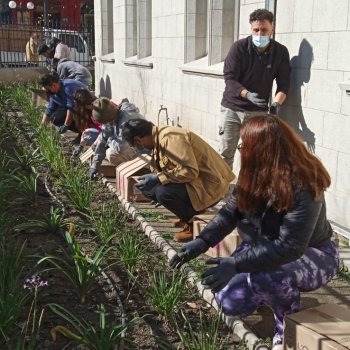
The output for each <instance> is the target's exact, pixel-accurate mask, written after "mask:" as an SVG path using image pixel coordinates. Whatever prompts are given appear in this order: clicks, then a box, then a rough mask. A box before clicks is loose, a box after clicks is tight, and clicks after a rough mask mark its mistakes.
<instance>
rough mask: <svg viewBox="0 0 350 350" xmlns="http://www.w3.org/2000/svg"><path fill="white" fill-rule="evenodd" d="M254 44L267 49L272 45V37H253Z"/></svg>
mask: <svg viewBox="0 0 350 350" xmlns="http://www.w3.org/2000/svg"><path fill="white" fill-rule="evenodd" d="M252 38H253V44H254V45H255V46H256V47H258V48H263V47H266V46H267V45H268V44H269V43H270V36H268V35H252Z"/></svg>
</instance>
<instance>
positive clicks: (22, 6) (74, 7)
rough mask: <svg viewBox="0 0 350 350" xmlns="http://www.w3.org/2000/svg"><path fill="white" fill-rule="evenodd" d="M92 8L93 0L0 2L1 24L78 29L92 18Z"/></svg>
mask: <svg viewBox="0 0 350 350" xmlns="http://www.w3.org/2000/svg"><path fill="white" fill-rule="evenodd" d="M10 2H11V5H12V7H14V8H10V6H9V4H10ZM28 4H29V5H28ZM93 6H94V5H93V0H85V1H83V0H15V1H7V0H0V14H1V22H8V23H14V24H15V23H17V24H31V25H39V26H44V25H45V24H46V25H47V26H50V27H55V28H62V29H71V28H80V27H81V25H84V24H86V23H85V22H87V21H89V17H90V18H91V17H93ZM45 13H46V15H47V17H46V22H45Z"/></svg>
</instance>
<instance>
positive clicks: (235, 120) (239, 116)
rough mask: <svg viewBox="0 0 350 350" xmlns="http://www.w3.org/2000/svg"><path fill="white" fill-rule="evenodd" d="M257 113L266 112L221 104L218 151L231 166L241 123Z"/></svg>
mask: <svg viewBox="0 0 350 350" xmlns="http://www.w3.org/2000/svg"><path fill="white" fill-rule="evenodd" d="M257 115H266V112H262V111H255V112H243V111H233V110H232V109H230V108H227V107H224V106H221V114H220V122H219V138H220V139H219V141H220V145H219V153H220V154H221V156H222V157H223V159H224V161H225V162H226V163H227V164H228V165H229V166H230V167H231V168H232V165H233V160H234V157H235V153H236V148H237V144H238V141H239V131H240V129H241V124H242V123H243V121H244V120H245V119H246V118H249V117H252V116H257Z"/></svg>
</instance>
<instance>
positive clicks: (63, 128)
mask: <svg viewBox="0 0 350 350" xmlns="http://www.w3.org/2000/svg"><path fill="white" fill-rule="evenodd" d="M67 130H68V126H67V125H66V124H63V125H61V126H60V127H59V128H58V132H59V133H60V134H64V133H65V132H67Z"/></svg>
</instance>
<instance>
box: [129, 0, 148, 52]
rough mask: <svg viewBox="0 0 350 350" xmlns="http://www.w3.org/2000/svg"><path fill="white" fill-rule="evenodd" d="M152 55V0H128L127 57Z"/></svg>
mask: <svg viewBox="0 0 350 350" xmlns="http://www.w3.org/2000/svg"><path fill="white" fill-rule="evenodd" d="M151 55H152V0H126V57H133V56H137V58H138V59H140V58H144V57H148V56H151Z"/></svg>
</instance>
